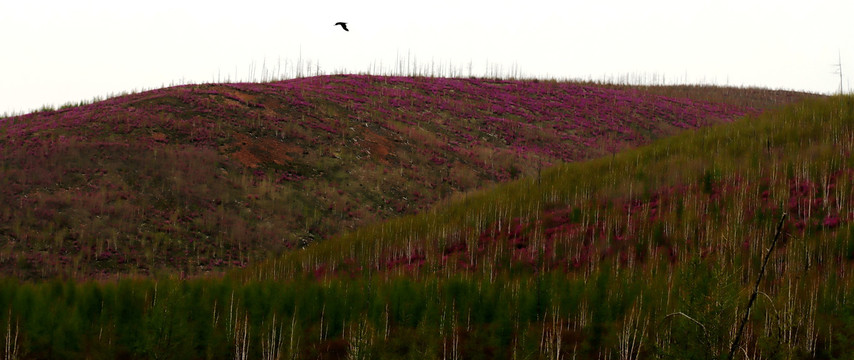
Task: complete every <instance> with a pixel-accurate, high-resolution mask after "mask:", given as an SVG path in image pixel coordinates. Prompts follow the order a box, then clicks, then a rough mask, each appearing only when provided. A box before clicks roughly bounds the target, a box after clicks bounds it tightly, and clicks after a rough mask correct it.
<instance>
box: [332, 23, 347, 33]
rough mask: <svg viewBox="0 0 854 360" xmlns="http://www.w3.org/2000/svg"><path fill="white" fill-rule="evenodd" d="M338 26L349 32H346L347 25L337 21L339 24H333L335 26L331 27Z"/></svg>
mask: <svg viewBox="0 0 854 360" xmlns="http://www.w3.org/2000/svg"><path fill="white" fill-rule="evenodd" d="M338 25H341V28H343V29H344V31H350V30H347V23H345V22H341V21H339V22H337V23H335V25H332V26H338Z"/></svg>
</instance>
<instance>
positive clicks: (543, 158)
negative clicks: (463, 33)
mask: <svg viewBox="0 0 854 360" xmlns="http://www.w3.org/2000/svg"><path fill="white" fill-rule="evenodd" d="M739 91H741V90H737V89H736V90H732V92H729V91H728V92H727V93H733V92H734V93H739ZM706 92H708V91H707V89H703V90H702V91H698V92H694V93H687V94H686V93H684V92H683V93H680V95H689V96H680V98H678V99H674V98H668V97H662V96H659V95H653V94H650V93H645V92H638V91H628V90H613V89H605V88H601V87H596V86H588V85H580V84H572V83H560V82H548V81H511V80H489V79H441V78H407V77H377V76H323V77H315V78H305V79H296V80H288V81H282V82H274V83H266V84H218V85H188V86H180V87H173V88H166V89H160V90H155V91H148V92H143V93H139V94H132V95H127V96H121V97H117V98H113V99H109V100H106V101H101V102H97V103H93V104H88V105H82V106H78V107H70V108H64V109H59V110H57V111H45V112H39V113H34V114H29V115H25V116H18V117H12V118H5V119H0V243H2V244H3V246H2V247H0V269H2V271H3V272H4V273H6V274H15V275H16V276H20V277H35V278H40V277H41V278H43V277H50V276H54V275H63V276H74V277H90V276H96V277H97V276H111V275H113V274H128V273H130V274H133V273H138V274H152V273H158V272H173V271H174V272H181V273H184V274H198V273H203V272H209V271H219V270H221V269H225V268H228V267H232V266H245V265H246V264H247V263H250V262H253V261H255V260H257V259H260V258H265V257H268V256H269V255H270V254H279V253H281V252H283V251H285V250H287V249H293V248H299V247H301V246H304V245H305V244H308V243H312V242H314V241H316V240H319V239H323V238H326V237H328V236H331V235H333V234H337V233H339V232H341V231H344V230H354V229H356V228H358V227H360V226H362V225H364V224H369V223H374V222H377V221H381V220H383V219H388V218H391V217H395V216H400V215H406V214H413V213H416V212H419V211H424V210H426V209H428V208H430V206H432V205H433V204H435V203H436V202H437V201H439V200H440V199H443V198H446V197H448V196H450V195H453V194H456V193H463V192H466V191H469V190H472V189H476V188H479V187H483V186H487V185H489V184H494V183H497V182H501V181H506V180H509V179H513V178H518V177H520V176H523V175H533V174H536V173H537V172H538V171H540V169H542V168H545V167H547V166H549V165H551V164H556V163H560V162H569V161H577V160H582V159H587V158H593V157H597V156H602V155H604V154H607V153H610V152H613V151H617V150H619V149H624V148H630V147H633V146H637V145H640V144H644V143H648V142H649V141H651V140H653V139H657V138H661V137H663V136H668V135H671V134H674V133H676V132H677V131H680V130H683V129H692V128H697V127H700V126H707V125H712V124H717V123H722V122H728V121H732V120H733V119H735V118H737V117H738V116H741V115H743V114H745V113H755V112H758V111H759V110H757V109H758V108H764V107H766V106H768V105H771V104H775V103H778V102H781V101H789V100H790V99H791V98H792V97H798V96H805V95H804V94H788V93H785V94H780V93H775V92H769V93H768V94H769V95H768V97H766V98H764V100H765V101H764V102H760V103H761V104H764V105H763V106H761V107H760V106H758V104H759V103H756V102H754V103H751V105H749V106H748V105H743V104H740V105H730V104H728V103H727V101H723V102H719V103H712V102H707V101H695V100H691V99H690V97H691V96H695V97H696V96H698V94H700V93H706ZM724 100H726V99H724Z"/></svg>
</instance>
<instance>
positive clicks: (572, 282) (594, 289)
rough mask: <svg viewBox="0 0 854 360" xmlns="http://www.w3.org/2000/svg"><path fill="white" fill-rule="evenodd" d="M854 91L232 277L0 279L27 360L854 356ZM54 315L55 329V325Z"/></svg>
mask: <svg viewBox="0 0 854 360" xmlns="http://www.w3.org/2000/svg"><path fill="white" fill-rule="evenodd" d="M852 150H854V98H852V97H833V98H826V99H817V100H809V101H805V102H802V103H798V104H795V105H792V106H789V107H787V108H785V109H782V110H780V111H775V112H770V113H766V114H764V115H761V116H758V117H749V118H746V119H744V120H740V121H737V122H735V123H732V124H727V125H721V126H715V127H711V128H704V129H699V130H696V131H691V132H689V133H685V134H682V135H679V136H676V137H672V138H667V139H663V140H660V141H656V142H655V143H653V144H652V145H649V146H645V147H641V148H638V149H635V150H629V151H624V152H621V153H619V154H616V155H614V156H607V157H603V158H599V159H596V160H593V161H588V162H583V163H573V164H565V165H559V166H556V167H554V168H551V169H549V170H547V171H544V172H543V173H542V174H541V175H540V176H535V177H527V178H524V179H521V180H518V181H514V182H511V183H507V184H502V185H498V186H496V187H494V188H491V189H486V190H481V191H478V192H473V193H469V194H467V195H466V196H460V197H458V198H457V199H455V200H453V201H448V202H446V203H443V204H442V205H440V206H438V207H436V208H434V209H433V210H431V211H429V212H427V213H424V214H419V215H414V216H407V217H403V218H398V219H393V220H390V221H388V222H384V223H381V224H375V225H371V226H367V227H364V228H360V229H359V230H357V231H355V232H350V233H347V234H344V235H341V236H339V237H336V238H333V239H330V240H328V241H324V242H320V243H316V244H312V245H310V246H308V247H306V248H305V249H303V250H299V251H294V252H290V253H287V254H285V255H284V256H282V257H280V258H278V259H275V260H268V261H267V262H265V263H263V264H258V265H254V266H251V267H248V268H246V269H239V270H235V271H233V272H231V273H229V274H227V275H226V276H223V277H211V278H197V279H192V280H178V279H176V278H174V277H173V278H171V279H170V278H161V279H138V280H120V281H107V282H87V283H75V282H70V281H68V282H63V281H53V282H46V283H21V282H20V281H18V280H6V281H5V282H2V283H0V308H5V309H9V311H8V313H6V312H3V313H0V324H6V328H7V336H6V341H5V343H4V344H5V349H6V351H7V353H13V354H14V355H17V356H21V357H24V358H27V357H31V358H80V357H87V358H115V357H122V358H168V357H175V358H199V359H202V358H205V359H220V358H223V359H225V358H269V359H274V358H324V359H343V358H360V359H407V358H431V359H432V358H435V359H439V358H443V359H446V358H458V359H478V358H483V359H496V358H497V359H514V358H530V359H555V358H576V359H617V358H619V359H638V358H642V359H647V358H661V359H722V358H726V355H727V353H728V352H729V349H730V345H731V343H732V341H733V338H734V334H735V333H736V331H737V327H738V323H739V321H740V319H741V318H742V316H743V315H744V313H745V310H746V306H745V305H746V303H747V299H748V296H749V295H750V292H751V291H752V287H753V283H754V282H755V281H756V278H757V275H758V272H759V268H760V266H761V262H762V258H763V256H764V254H765V252H766V250H767V248H768V246H769V245H770V242H771V238H772V237H773V235H774V230H775V226H776V224H777V222H778V221H779V219H780V218H781V216H782V214H783V213H786V214H787V218H786V221H785V222H784V223H783V235H782V237H781V240H780V243H779V244H778V246H777V247H776V250H775V251H774V252H773V253H772V254H771V257H770V259H771V260H770V263H769V267H768V269H767V272H766V274H765V278H764V279H763V281H762V282H761V284H760V295H759V297H758V300H757V301H756V304H755V305H754V307H753V308H752V309H751V312H750V316H749V317H748V322H747V326H746V328H745V329H746V330H745V332H744V337H743V341H741V342H740V343H739V344H738V345H739V346H738V347H737V353H736V356H737V358H766V359H767V358H772V359H778V358H779V359H812V358H823V359H831V358H850V357H851V356H852V355H854V347H852V344H851V342H850V339H851V338H852V336H854V306H852V304H851V301H850V298H851V296H852V295H854V287H852V285H854V284H852V280H851V278H852V277H851V276H850V275H848V274H850V273H851V271H850V270H851V269H852V261H854V230H852V221H854V208H852V205H851V204H852V201H854V188H852V185H854V156H853V155H852ZM45 314H61V315H59V316H53V315H45Z"/></svg>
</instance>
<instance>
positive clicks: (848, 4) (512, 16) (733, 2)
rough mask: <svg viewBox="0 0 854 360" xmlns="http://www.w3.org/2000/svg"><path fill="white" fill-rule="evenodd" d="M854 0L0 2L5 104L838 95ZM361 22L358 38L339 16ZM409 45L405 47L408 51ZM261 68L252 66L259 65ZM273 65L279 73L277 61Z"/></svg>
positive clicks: (847, 69)
mask: <svg viewBox="0 0 854 360" xmlns="http://www.w3.org/2000/svg"><path fill="white" fill-rule="evenodd" d="M852 14H854V1H852V0H812V1H798V2H795V1H781V0H775V1H771V0H767V1H766V0H761V1H758V0H716V1H685V0H682V1H665V0H647V1H638V0H605V1H588V0H585V1H555V0H521V1H518V0H517V1H502V0H492V1H481V0H477V1H466V0H431V1H423V2H412V1H399V0H398V1H391V0H388V1H386V0H361V1H359V0H349V1H338V0H335V1H329V0H327V1H312V0H304V1H293V0H279V1H262V0H244V1H218V0H213V1H189V0H169V1H164V0H148V1H134V2H130V1H117V0H76V1H75V0H55V1H54V0H27V1H11V0H10V1H2V2H0V114H3V113H6V112H22V111H24V112H28V111H30V110H33V109H36V108H39V107H41V106H42V105H54V106H59V105H61V104H63V103H67V102H72V101H73V102H78V101H80V100H91V99H92V98H93V97H94V96H105V95H108V94H111V93H119V92H122V91H134V90H142V89H151V88H159V87H161V86H164V85H169V84H172V83H185V82H214V81H225V80H226V79H230V80H244V81H245V80H261V78H262V76H263V75H273V74H274V73H278V74H280V75H282V74H284V75H289V74H290V75H293V72H294V71H295V70H293V64H294V63H295V62H296V61H297V60H298V59H299V58H300V56H301V57H302V59H303V61H304V62H307V61H309V60H310V61H312V62H313V63H314V64H317V63H319V65H320V67H321V70H322V71H324V72H336V71H341V70H346V71H348V72H364V71H366V70H368V69H369V68H370V67H371V66H373V67H374V69H376V68H378V67H379V65H380V64H382V67H383V68H385V69H386V70H387V71H393V70H394V69H395V63H396V61H397V59H404V58H406V57H407V56H408V57H409V58H411V59H415V60H416V61H417V63H418V64H422V65H426V64H435V65H436V66H438V65H439V64H445V65H447V64H448V63H452V64H453V65H454V66H455V67H457V68H458V69H459V70H462V71H463V72H464V75H467V74H468V67H469V63H471V66H472V71H473V73H474V75H483V74H484V72H486V71H487V64H490V65H488V66H489V67H490V69H491V70H492V71H495V70H497V67H498V66H500V67H501V68H500V70H499V71H500V72H502V73H504V74H505V75H509V74H510V73H511V68H512V67H513V66H514V64H515V66H516V67H517V68H518V70H519V71H521V72H522V73H523V74H524V75H527V76H536V77H558V78H585V79H587V78H593V79H603V78H604V79H607V78H612V79H613V78H621V77H625V76H627V75H628V76H630V77H633V78H647V79H651V78H652V76H653V75H657V76H658V77H659V78H661V77H664V79H666V81H667V82H668V83H671V82H680V83H684V82H691V83H697V82H704V83H717V84H722V85H725V84H730V85H745V86H753V85H756V86H763V87H770V88H783V89H796V90H806V91H813V92H822V93H832V92H836V91H838V89H839V75H836V74H834V70H835V69H834V66H833V65H834V64H836V63H837V62H838V56H839V55H840V53H841V57H842V65H843V69H842V70H843V74H844V75H845V79H844V86H845V90H846V91H849V90H848V89H849V88H848V86H849V84H850V83H852V81H851V79H852V75H851V74H854V26H852V25H851V23H850V20H851V16H852ZM337 21H346V22H348V23H349V25H348V26H349V28H350V31H349V32H345V31H343V30H342V29H341V28H340V27H335V26H333V24H334V23H335V22H337ZM407 54H408V55H407ZM253 64H254V69H255V70H254V73H250V67H252V66H253ZM265 70H266V71H265Z"/></svg>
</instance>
